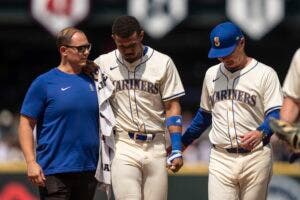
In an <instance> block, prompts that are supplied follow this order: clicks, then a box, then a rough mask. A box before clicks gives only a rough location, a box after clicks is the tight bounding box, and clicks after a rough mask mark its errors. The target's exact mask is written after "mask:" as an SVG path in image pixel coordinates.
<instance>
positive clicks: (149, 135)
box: [146, 133, 153, 142]
mask: <svg viewBox="0 0 300 200" xmlns="http://www.w3.org/2000/svg"><path fill="white" fill-rule="evenodd" d="M152 140H153V134H149V133H147V137H146V142H151V141H152Z"/></svg>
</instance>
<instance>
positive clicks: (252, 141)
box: [241, 130, 263, 151]
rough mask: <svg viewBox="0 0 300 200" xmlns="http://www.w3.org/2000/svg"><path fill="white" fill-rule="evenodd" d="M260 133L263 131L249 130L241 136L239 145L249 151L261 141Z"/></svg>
mask: <svg viewBox="0 0 300 200" xmlns="http://www.w3.org/2000/svg"><path fill="white" fill-rule="evenodd" d="M262 134H263V133H262V132H260V131H258V130H254V131H249V132H248V133H246V134H245V135H242V136H241V146H242V147H243V148H244V149H247V150H249V151H251V150H252V149H254V148H255V147H256V146H257V145H259V143H260V142H261V141H262V136H263V135H262Z"/></svg>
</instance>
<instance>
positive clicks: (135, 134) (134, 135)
mask: <svg viewBox="0 0 300 200" xmlns="http://www.w3.org/2000/svg"><path fill="white" fill-rule="evenodd" d="M137 136H138V133H137V132H134V133H133V140H134V141H136V140H137Z"/></svg>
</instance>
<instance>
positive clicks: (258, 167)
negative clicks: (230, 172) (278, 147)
mask: <svg viewBox="0 0 300 200" xmlns="http://www.w3.org/2000/svg"><path fill="white" fill-rule="evenodd" d="M244 166H245V167H244V169H245V170H244V172H243V178H242V179H241V181H240V185H241V199H242V200H252V199H255V200H266V199H267V192H268V185H269V182H270V180H271V176H272V166H273V160H272V149H271V148H270V145H269V146H268V145H267V146H264V147H262V148H261V149H259V150H257V151H255V152H253V153H252V154H250V155H249V156H247V157H245V160H244Z"/></svg>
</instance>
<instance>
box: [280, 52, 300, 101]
mask: <svg viewBox="0 0 300 200" xmlns="http://www.w3.org/2000/svg"><path fill="white" fill-rule="evenodd" d="M299 77H300V49H298V50H297V51H296V53H295V54H294V56H293V59H292V62H291V65H290V68H289V71H288V73H287V75H286V77H285V80H284V83H283V88H282V89H283V93H284V95H285V96H289V97H292V98H294V99H296V100H299V101H300V80H299Z"/></svg>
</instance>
